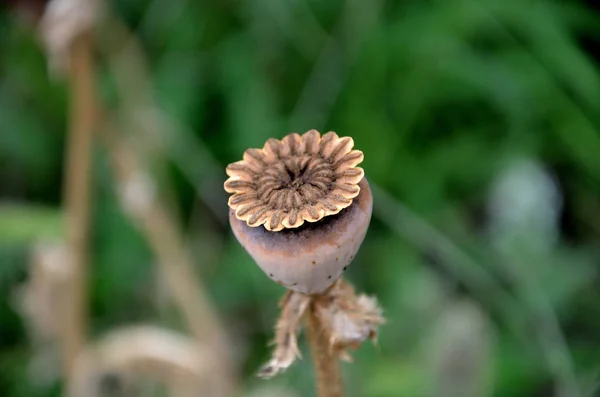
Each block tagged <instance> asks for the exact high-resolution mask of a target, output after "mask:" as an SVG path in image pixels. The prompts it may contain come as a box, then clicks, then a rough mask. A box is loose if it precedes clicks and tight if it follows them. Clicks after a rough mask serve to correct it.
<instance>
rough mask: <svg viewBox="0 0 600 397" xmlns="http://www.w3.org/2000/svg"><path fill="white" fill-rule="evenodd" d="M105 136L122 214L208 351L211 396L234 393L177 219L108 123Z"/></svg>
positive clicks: (216, 324)
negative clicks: (154, 259)
mask: <svg viewBox="0 0 600 397" xmlns="http://www.w3.org/2000/svg"><path fill="white" fill-rule="evenodd" d="M103 138H105V142H106V143H107V147H108V152H109V156H110V160H111V163H112V166H113V168H114V174H115V177H116V179H117V182H118V184H119V196H120V199H121V200H122V204H123V207H124V209H125V213H126V214H127V215H128V216H130V218H131V219H132V221H133V222H134V224H135V225H136V226H137V227H138V228H139V230H140V232H141V233H142V234H143V235H144V236H145V237H146V239H147V240H148V243H149V245H150V247H151V249H152V250H153V251H154V253H155V255H156V256H157V257H158V262H159V264H160V266H161V267H162V270H163V272H162V274H163V275H164V277H165V280H166V283H167V285H168V286H169V292H170V294H171V296H172V298H173V299H174V300H175V302H176V304H177V306H178V308H179V309H180V310H181V311H182V314H183V316H184V318H185V321H186V323H187V324H188V326H189V327H190V330H191V332H192V333H193V334H194V337H195V339H196V340H197V342H198V344H199V345H208V346H210V347H211V349H212V360H213V361H212V370H213V371H214V376H212V377H210V379H211V380H212V381H213V382H214V389H212V393H211V394H210V395H213V396H229V395H232V393H233V390H234V379H233V370H232V365H231V362H230V351H229V347H228V345H227V340H226V335H225V333H224V331H223V329H224V327H223V326H222V325H221V321H220V319H219V318H218V316H217V315H216V313H215V312H214V310H213V308H212V305H211V303H210V301H209V298H208V297H207V296H206V295H205V294H204V290H203V289H202V288H200V287H199V281H198V278H197V277H196V274H194V271H193V261H192V259H191V258H190V256H189V253H188V251H187V249H186V247H185V244H184V239H183V236H182V234H181V232H180V230H179V227H178V226H177V222H176V220H175V219H176V218H175V216H174V215H173V214H172V213H171V211H170V210H169V207H168V206H167V205H165V204H164V202H162V201H161V199H160V198H159V197H158V194H156V192H155V185H154V182H153V180H152V178H151V176H150V174H149V173H148V172H146V167H145V166H144V164H143V163H142V159H141V158H140V156H138V154H137V152H136V151H135V150H134V149H133V148H132V146H131V145H130V143H129V142H128V140H127V139H125V138H124V137H121V136H120V135H119V134H118V133H117V132H116V131H115V128H114V126H112V125H110V126H107V128H105V129H104V130H103ZM207 395H208V394H207Z"/></svg>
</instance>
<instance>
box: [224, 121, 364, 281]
mask: <svg viewBox="0 0 600 397" xmlns="http://www.w3.org/2000/svg"><path fill="white" fill-rule="evenodd" d="M353 145H354V142H353V140H352V138H349V137H343V138H340V137H338V136H337V134H335V133H334V132H329V133H327V134H325V135H323V136H322V137H321V136H320V135H319V133H318V132H317V131H315V130H311V131H309V132H307V133H305V134H304V135H302V136H300V135H298V134H295V133H294V134H290V135H288V136H286V137H284V138H283V139H282V140H281V141H278V140H275V139H270V140H269V141H267V143H266V144H265V146H264V148H263V149H248V150H247V151H246V152H245V153H244V160H242V161H239V162H236V163H233V164H230V165H229V166H228V167H227V174H228V175H229V179H228V180H227V181H226V182H225V190H226V191H227V192H229V193H233V195H232V196H231V197H230V199H229V206H230V207H231V210H230V217H229V219H230V223H231V227H232V229H233V232H234V234H235V236H236V238H237V239H238V241H239V242H240V244H242V246H243V247H244V248H245V249H246V250H247V251H248V253H249V254H250V255H251V256H252V258H253V259H254V260H255V261H256V263H257V264H258V266H259V267H260V268H261V269H262V270H263V271H264V272H265V273H266V274H267V275H268V276H269V277H270V278H271V279H273V280H274V281H276V282H278V283H279V284H282V285H284V286H286V287H287V288H289V289H292V290H295V291H299V292H302V293H319V292H323V291H324V290H325V289H327V288H328V287H329V286H331V285H332V284H333V283H334V282H335V281H336V280H337V279H338V278H339V277H340V276H341V274H342V272H343V271H344V270H345V268H346V267H347V266H348V265H349V263H350V262H351V261H352V259H353V258H354V255H355V254H356V252H357V251H358V248H359V247H360V244H361V243H362V241H363V239H364V237H365V234H366V231H367V228H368V225H369V222H370V219H371V210H372V203H373V199H372V196H371V191H370V189H369V185H368V183H367V181H366V179H365V178H364V171H363V170H362V169H361V168H359V167H357V165H358V164H359V163H360V162H362V160H363V154H362V152H360V151H358V150H352V147H353ZM263 226H264V227H263Z"/></svg>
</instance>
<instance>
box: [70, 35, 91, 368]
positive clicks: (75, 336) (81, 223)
mask: <svg viewBox="0 0 600 397" xmlns="http://www.w3.org/2000/svg"><path fill="white" fill-rule="evenodd" d="M69 76H70V86H71V92H70V100H71V110H70V112H71V115H70V132H69V136H68V142H67V153H66V161H65V184H64V199H65V205H66V233H67V242H68V245H69V250H70V260H71V264H72V271H73V273H72V278H71V280H70V282H69V283H68V286H67V287H68V295H69V299H67V300H66V307H65V318H64V321H63V322H62V323H63V327H64V328H63V332H62V335H63V338H64V340H63V341H62V346H63V349H64V350H63V355H64V356H63V358H64V360H65V365H66V368H65V370H66V374H67V378H68V379H70V378H71V374H72V373H73V370H74V365H75V360H76V358H77V356H78V354H79V352H80V351H81V350H82V349H83V347H84V344H85V339H86V327H87V324H86V322H87V307H86V296H87V269H86V267H87V263H88V259H89V258H88V254H89V253H88V240H89V229H90V197H91V194H90V190H91V176H90V173H91V166H92V136H93V131H94V123H95V98H94V68H93V60H92V53H91V38H90V37H89V35H87V34H83V35H80V36H79V37H77V38H76V39H74V41H73V44H72V46H71V52H70V74H69Z"/></svg>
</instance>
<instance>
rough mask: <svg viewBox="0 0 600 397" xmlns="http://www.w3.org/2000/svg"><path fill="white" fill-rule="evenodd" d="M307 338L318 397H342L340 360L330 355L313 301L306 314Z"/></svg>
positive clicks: (327, 340) (325, 334)
mask: <svg viewBox="0 0 600 397" xmlns="http://www.w3.org/2000/svg"><path fill="white" fill-rule="evenodd" d="M306 317H307V326H306V328H307V329H306V331H307V336H308V341H309V344H310V351H311V355H312V359H313V363H314V366H315V374H316V381H317V396H318V397H343V396H344V386H343V382H342V373H341V369H340V360H339V358H338V357H337V356H335V355H334V354H332V352H331V349H330V346H329V338H328V335H327V332H326V330H325V329H324V328H323V326H322V324H321V320H320V319H319V316H318V314H317V313H316V308H315V301H314V300H313V302H311V305H310V307H309V309H308V312H307V316H306Z"/></svg>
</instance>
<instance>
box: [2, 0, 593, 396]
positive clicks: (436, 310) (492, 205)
mask: <svg viewBox="0 0 600 397" xmlns="http://www.w3.org/2000/svg"><path fill="white" fill-rule="evenodd" d="M590 4H593V2H590ZM112 6H113V9H114V11H115V12H116V13H117V14H119V15H120V16H121V17H122V18H124V20H125V21H126V22H127V24H128V26H130V28H131V29H132V30H134V31H135V32H136V34H137V35H138V37H139V39H140V40H141V42H142V44H143V49H144V51H145V54H146V57H147V59H148V62H149V70H150V76H149V78H150V79H151V81H150V82H149V84H151V86H152V88H153V90H154V94H155V95H156V98H157V99H158V105H159V107H160V108H161V109H162V110H163V111H164V112H165V114H166V115H168V117H169V118H171V119H172V120H176V121H177V123H178V124H179V125H180V126H181V128H179V129H177V130H174V131H168V132H166V134H168V139H166V140H165V142H166V143H165V147H164V149H165V152H166V153H167V155H168V156H167V158H166V159H165V160H164V161H165V163H164V164H159V166H160V167H163V168H164V169H165V170H166V173H165V174H164V175H163V177H164V178H166V179H167V180H169V182H170V183H171V184H172V185H173V186H175V187H176V189H175V191H173V192H171V193H172V196H173V198H175V199H176V200H177V202H178V203H179V204H180V205H181V208H182V214H181V226H182V228H184V229H185V230H186V232H187V234H188V236H189V243H190V248H191V250H192V251H193V253H194V256H195V258H196V260H197V271H198V274H199V277H201V278H202V279H203V281H204V283H205V284H206V285H207V286H208V289H209V291H208V292H209V293H210V295H211V297H212V298H213V300H214V302H215V304H216V306H217V310H218V312H219V313H220V315H221V316H222V317H223V318H224V321H225V324H226V326H227V329H228V331H229V332H230V333H231V336H232V337H233V338H234V339H233V340H234V348H235V350H236V353H237V356H236V357H237V358H238V362H239V365H240V368H241V374H242V377H243V378H242V382H243V383H242V384H243V388H244V390H245V392H246V393H247V395H261V396H264V395H268V393H273V395H278V396H282V395H285V394H286V393H288V394H289V395H295V394H293V393H294V391H295V392H296V393H297V394H298V395H302V396H309V395H312V393H313V380H312V377H313V375H312V372H311V366H310V362H309V360H308V359H305V360H303V361H301V362H299V363H297V364H296V365H294V366H293V367H292V368H291V369H290V370H289V371H288V372H287V373H286V374H284V375H283V376H281V377H279V378H277V379H275V380H273V381H270V383H269V384H265V383H264V381H260V380H257V379H255V378H254V377H253V373H254V371H255V369H257V368H258V366H259V365H260V364H261V363H262V362H264V361H265V360H266V359H267V356H268V350H267V342H268V340H269V338H270V337H271V336H272V325H273V324H274V321H275V318H276V313H277V307H276V302H277V299H278V298H279V297H280V296H281V295H282V294H283V289H282V288H280V287H279V286H277V285H275V284H274V283H272V282H270V281H269V280H268V278H266V277H264V275H263V274H262V273H261V272H260V271H259V270H258V268H257V267H256V266H255V265H254V264H253V263H252V260H251V259H250V257H249V256H248V255H247V254H246V253H245V252H244V251H243V250H242V248H241V247H240V246H239V245H238V243H237V242H236V241H235V239H234V238H233V237H232V235H231V233H230V231H229V228H228V225H227V224H226V222H225V221H224V220H226V216H225V215H226V211H227V209H226V196H225V194H224V192H222V182H223V180H224V179H225V175H224V172H223V171H222V170H223V169H224V167H225V165H226V164H227V163H229V162H232V161H236V160H238V159H239V158H240V157H241V154H242V152H243V151H244V150H245V149H246V148H248V147H260V146H261V145H262V144H263V142H264V141H265V140H266V139H267V138H269V137H282V136H283V135H285V134H287V133H288V132H291V131H297V132H304V131H306V130H308V129H311V128H316V129H319V130H322V131H326V130H334V131H337V132H338V133H339V134H340V135H349V136H352V137H353V138H354V140H355V143H356V147H357V148H359V149H361V150H362V151H363V152H364V153H365V161H364V163H363V166H364V168H365V170H366V174H367V176H368V178H369V181H370V182H371V183H372V184H374V186H375V193H376V196H375V199H376V201H375V214H374V219H373V222H372V225H371V228H370V231H369V233H368V236H367V239H366V240H365V242H364V244H363V247H362V249H361V251H360V252H359V255H358V257H357V258H356V260H355V262H354V264H353V266H352V267H351V268H350V270H349V272H348V274H347V276H348V278H349V279H350V280H351V281H352V282H353V283H354V284H355V285H356V287H357V289H358V290H360V291H365V292H367V293H370V294H376V295H377V296H378V297H379V299H380V301H381V303H382V306H383V307H384V309H385V314H386V317H387V318H388V324H386V325H385V326H384V327H383V328H382V330H381V335H380V338H379V346H378V347H377V348H373V347H370V346H364V347H362V348H361V349H360V350H359V351H358V352H356V354H355V358H356V362H355V363H354V364H352V365H346V364H344V372H345V379H346V381H347V389H348V390H349V395H350V396H357V397H363V396H365V397H366V396H377V397H388V396H389V397H396V396H410V397H414V396H427V395H436V396H498V397H505V396H515V397H517V396H518V397H530V396H551V395H555V394H553V393H554V390H558V389H560V388H564V387H566V388H568V387H569V385H573V384H577V385H578V387H579V388H580V389H581V390H582V392H588V393H593V392H594V391H595V390H596V385H597V384H598V382H600V362H599V361H598V357H600V343H599V342H600V304H599V302H600V289H599V288H598V285H599V283H600V272H599V266H600V244H599V243H598V242H599V241H600V200H599V198H600V118H599V116H598V115H600V69H599V68H598V63H597V62H598V59H600V51H599V48H600V47H598V44H599V43H600V15H599V14H598V11H597V10H594V9H592V8H591V7H592V6H590V5H586V4H584V3H583V2H580V1H559V0H554V1H550V0H548V1H543V2H542V1H524V0H502V1H500V0H454V1H448V0H430V1H414V0H411V1H387V2H383V1H381V0H374V1H358V0H344V1H338V0H335V1H315V0H295V1H271V0H255V1H237V2H236V1H216V0H210V1H189V0H188V1H186V0H175V1H173V0H169V1H167V0H150V1H141V0H137V1H133V0H131V1H120V0H114V1H113V3H112ZM101 83H102V88H103V91H102V92H103V95H105V100H106V101H107V102H108V103H111V101H112V99H111V98H112V97H113V96H112V90H113V88H114V87H113V86H112V84H113V82H112V81H111V78H110V76H109V75H106V74H102V80H101ZM67 104H68V95H67V90H66V87H65V84H64V83H62V82H60V81H58V82H57V81H51V80H50V79H49V78H48V75H47V70H46V64H45V60H44V55H43V52H42V51H41V49H40V46H39V42H38V40H37V39H36V38H35V37H34V35H33V32H32V31H31V29H28V28H27V27H25V26H24V24H22V23H20V22H19V20H18V19H17V18H16V17H15V14H13V13H8V12H4V13H3V14H0V199H1V200H2V201H1V203H0V204H1V205H0V395H2V396H6V397H29V396H53V395H58V393H59V389H60V385H59V384H58V383H56V384H50V385H48V384H41V385H40V384H39V383H36V379H38V378H42V376H39V374H36V373H31V372H30V371H29V369H28V368H29V367H28V358H29V357H30V356H31V354H32V346H31V345H30V344H29V342H28V339H27V333H26V332H25V329H24V325H23V322H22V321H21V319H20V318H19V316H18V315H17V314H16V312H15V305H14V293H15V289H16V287H17V286H18V285H19V284H21V283H22V282H23V281H24V280H25V278H26V276H27V272H28V266H27V264H28V263H27V260H28V258H29V255H28V250H29V248H30V245H31V243H32V242H34V241H36V240H37V239H39V238H52V237H59V235H60V233H61V230H62V227H61V224H60V197H61V188H62V187H61V180H62V169H61V167H62V155H63V150H64V149H63V144H64V140H65V130H66V116H65V115H66V111H67ZM96 152H97V154H98V156H96V160H97V161H96V162H95V172H94V178H95V183H94V195H93V196H94V203H93V205H94V222H93V225H94V229H93V238H92V246H93V252H92V255H93V256H92V257H93V263H92V264H91V266H92V268H93V270H92V278H91V283H92V291H91V301H90V305H91V308H92V309H91V310H92V314H93V318H92V323H93V324H92V325H93V333H94V335H99V334H101V333H102V332H103V331H105V330H107V329H109V328H111V327H115V326H119V325H123V324H129V323H133V322H136V321H142V320H144V321H154V322H156V323H163V324H174V323H177V317H176V316H175V315H174V314H173V311H172V310H171V309H170V308H169V307H167V308H165V306H164V305H162V304H161V302H162V298H161V296H162V295H161V288H159V286H158V285H159V284H160V282H157V280H156V278H157V273H156V270H155V266H154V265H155V259H154V258H153V257H152V255H151V254H150V252H149V249H148V247H147V245H146V243H145V241H144V240H143V238H142V237H141V236H140V235H139V234H138V232H136V231H135V229H134V228H133V227H132V226H131V225H130V224H129V222H128V220H127V219H126V217H124V216H123V215H122V213H121V212H120V209H119V207H118V205H117V203H116V200H115V193H114V189H113V181H112V177H111V174H110V170H109V169H108V167H107V165H106V161H105V156H104V155H103V154H102V149H101V146H100V145H99V146H98V150H97V151H96ZM200 193H202V194H200ZM305 357H308V354H305ZM38 371H39V368H38ZM38 380H39V379H38ZM265 387H266V388H267V389H266V390H265V389H262V390H263V391H259V390H258V388H265ZM270 387H271V388H273V389H274V390H275V391H270V392H269V391H268V389H269V388H270ZM279 388H282V391H278V390H279ZM288 389H289V390H290V391H285V390H288ZM596 392H597V391H596ZM469 393H470V394H469ZM582 395H592V394H582ZM569 397H571V396H569ZM573 397H575V396H573Z"/></svg>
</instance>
